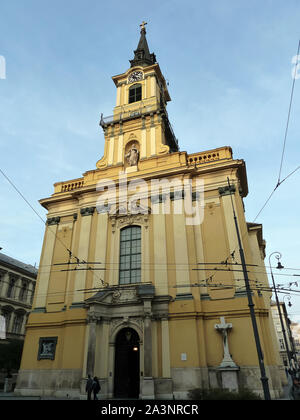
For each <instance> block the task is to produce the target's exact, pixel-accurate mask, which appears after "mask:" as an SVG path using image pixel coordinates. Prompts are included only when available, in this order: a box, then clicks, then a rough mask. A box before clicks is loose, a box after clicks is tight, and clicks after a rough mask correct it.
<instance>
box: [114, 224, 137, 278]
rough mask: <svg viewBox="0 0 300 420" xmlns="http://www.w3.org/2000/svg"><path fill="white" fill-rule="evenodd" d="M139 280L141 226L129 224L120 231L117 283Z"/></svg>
mask: <svg viewBox="0 0 300 420" xmlns="http://www.w3.org/2000/svg"><path fill="white" fill-rule="evenodd" d="M140 281H141V228H140V227H139V226H129V227H126V228H124V229H122V230H121V233H120V271H119V283H120V284H128V283H139V282H140Z"/></svg>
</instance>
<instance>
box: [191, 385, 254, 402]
mask: <svg viewBox="0 0 300 420" xmlns="http://www.w3.org/2000/svg"><path fill="white" fill-rule="evenodd" d="M188 397H189V398H190V399H192V400H236V401H237V400H261V398H260V396H259V395H257V394H255V393H254V392H252V391H250V390H249V389H247V388H243V389H240V390H239V391H238V392H235V391H229V390H228V389H221V388H212V389H201V388H195V389H192V390H190V391H189V393H188Z"/></svg>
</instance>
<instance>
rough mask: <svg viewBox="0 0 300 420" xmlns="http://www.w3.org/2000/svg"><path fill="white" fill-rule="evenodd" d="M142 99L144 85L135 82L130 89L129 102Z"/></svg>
mask: <svg viewBox="0 0 300 420" xmlns="http://www.w3.org/2000/svg"><path fill="white" fill-rule="evenodd" d="M141 100H142V85H140V84H135V85H133V86H131V87H130V89H129V103H130V104H131V103H133V102H137V101H141Z"/></svg>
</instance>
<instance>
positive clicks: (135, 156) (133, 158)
mask: <svg viewBox="0 0 300 420" xmlns="http://www.w3.org/2000/svg"><path fill="white" fill-rule="evenodd" d="M139 155H140V153H139V151H138V149H137V146H136V143H133V145H132V146H131V148H130V149H129V152H128V153H127V154H126V155H125V158H126V160H127V162H128V164H129V166H136V165H137V163H138V161H139Z"/></svg>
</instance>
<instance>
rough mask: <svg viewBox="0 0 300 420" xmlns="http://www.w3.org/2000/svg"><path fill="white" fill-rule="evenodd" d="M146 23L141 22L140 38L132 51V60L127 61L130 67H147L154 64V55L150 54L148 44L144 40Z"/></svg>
mask: <svg viewBox="0 0 300 420" xmlns="http://www.w3.org/2000/svg"><path fill="white" fill-rule="evenodd" d="M146 24H147V22H142V23H141V25H140V27H141V36H140V40H139V43H138V46H137V49H136V50H135V51H134V58H133V60H129V61H130V64H131V67H134V66H149V65H151V64H155V63H156V57H155V54H154V53H152V54H150V51H149V47H148V42H147V39H146V29H145V25H146Z"/></svg>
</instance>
